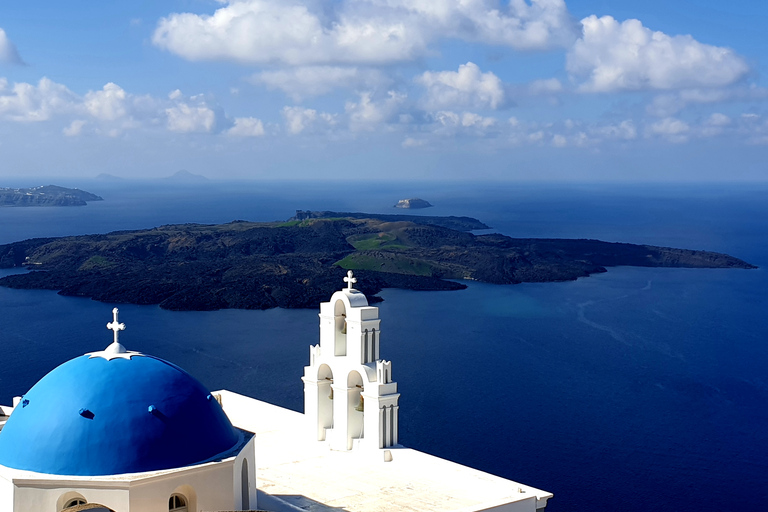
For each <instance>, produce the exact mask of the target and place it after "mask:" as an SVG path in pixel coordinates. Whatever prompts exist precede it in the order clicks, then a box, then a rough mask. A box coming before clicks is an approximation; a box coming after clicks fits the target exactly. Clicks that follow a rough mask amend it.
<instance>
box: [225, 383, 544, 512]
mask: <svg viewBox="0 0 768 512" xmlns="http://www.w3.org/2000/svg"><path fill="white" fill-rule="evenodd" d="M215 393H216V394H220V395H221V397H222V406H223V407H224V411H225V412H226V413H227V415H228V416H229V419H230V420H231V421H232V423H233V424H234V425H235V426H236V427H238V428H241V429H244V430H248V431H251V432H254V433H255V434H256V466H257V469H256V485H257V487H258V489H259V491H261V492H262V493H266V494H269V495H270V496H272V497H274V498H277V499H278V500H281V501H282V502H285V503H287V504H290V505H293V506H295V507H299V508H301V509H304V510H308V511H310V512H321V511H328V510H329V509H334V510H344V511H346V512H383V511H392V510H403V511H420V512H430V511H435V512H438V511H439V512H449V511H454V512H473V511H504V512H535V511H536V509H537V508H538V509H539V510H540V509H542V508H544V507H545V506H546V503H547V499H549V498H551V497H552V494H551V493H548V492H545V491H542V490H539V489H535V488H533V487H529V486H527V485H523V484H520V483H517V482H513V481H511V480H507V479H504V478H501V477H498V476H495V475H491V474H489V473H484V472H482V471H478V470H476V469H472V468H469V467H466V466H462V465H461V464H456V463H455V462H450V461H447V460H445V459H441V458H438V457H434V456H432V455H428V454H426V453H422V452H419V451H417V450H412V449H410V448H389V451H390V453H391V454H392V460H391V461H390V462H385V460H384V450H357V449H353V450H352V451H349V452H343V451H332V450H330V449H329V448H328V445H327V444H326V443H324V442H319V441H313V440H312V439H311V428H310V427H309V426H308V425H307V423H306V422H305V419H304V415H303V414H301V413H298V412H295V411H291V410H289V409H284V408H282V407H277V406H275V405H272V404H269V403H266V402H262V401H259V400H255V399H253V398H249V397H247V396H243V395H239V394H236V393H233V392H231V391H216V392H215ZM259 508H262V505H261V502H260V505H259ZM289 508H290V507H289Z"/></svg>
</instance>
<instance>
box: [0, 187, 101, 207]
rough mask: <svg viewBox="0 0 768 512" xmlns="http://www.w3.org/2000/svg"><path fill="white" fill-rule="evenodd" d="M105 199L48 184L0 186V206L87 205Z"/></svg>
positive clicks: (81, 191) (78, 190)
mask: <svg viewBox="0 0 768 512" xmlns="http://www.w3.org/2000/svg"><path fill="white" fill-rule="evenodd" d="M103 200H104V199H103V198H101V197H99V196H97V195H95V194H91V193H90V192H86V191H84V190H80V189H77V188H64V187H59V186H56V185H46V186H42V187H33V188H0V206H85V205H86V204H87V202H88V201H103Z"/></svg>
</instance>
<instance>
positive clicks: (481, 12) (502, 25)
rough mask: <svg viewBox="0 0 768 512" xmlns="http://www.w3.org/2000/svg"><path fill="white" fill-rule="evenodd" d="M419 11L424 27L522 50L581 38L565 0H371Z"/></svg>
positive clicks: (415, 12) (561, 44) (388, 5)
mask: <svg viewBox="0 0 768 512" xmlns="http://www.w3.org/2000/svg"><path fill="white" fill-rule="evenodd" d="M370 3H373V4H376V5H379V6H382V5H383V6H387V7H390V8H396V9H399V10H401V11H402V12H405V13H410V14H416V15H417V16H418V18H419V20H420V22H421V23H420V26H422V27H424V28H423V29H422V30H425V31H426V30H427V27H428V28H431V29H432V32H433V37H438V35H439V34H444V35H446V36H449V37H453V38H457V39H463V40H466V41H476V42H482V43H487V44H494V45H504V46H510V47H512V48H516V49H518V50H532V49H535V50H543V49H548V48H553V47H560V46H563V47H565V46H568V45H570V44H571V43H572V42H573V41H574V40H575V39H576V38H577V37H578V23H577V22H576V21H575V20H574V19H573V17H572V16H571V15H570V13H569V12H568V8H567V7H566V5H565V1H564V0H531V1H530V2H526V1H525V0H511V1H510V2H508V5H506V6H504V5H502V3H501V2H499V1H497V0H463V1H460V2H457V1H455V0H370Z"/></svg>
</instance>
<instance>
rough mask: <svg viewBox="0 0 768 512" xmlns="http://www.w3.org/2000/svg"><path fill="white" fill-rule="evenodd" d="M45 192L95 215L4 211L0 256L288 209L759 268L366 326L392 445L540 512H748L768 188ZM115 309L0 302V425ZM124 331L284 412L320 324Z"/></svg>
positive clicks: (481, 297) (573, 285)
mask: <svg viewBox="0 0 768 512" xmlns="http://www.w3.org/2000/svg"><path fill="white" fill-rule="evenodd" d="M62 184H64V185H74V186H79V187H80V188H84V189H86V190H89V191H92V192H94V193H97V194H100V195H102V196H103V197H104V198H105V199H106V200H105V201H104V202H100V203H92V204H90V205H89V206H87V207H84V208H19V209H12V208H6V209H0V243H7V242H11V241H16V240H21V239H24V238H30V237H37V236H60V235H69V234H83V233H99V232H106V231H110V230H118V229H136V228H145V227H152V226H156V225H160V224H168V223H181V222H202V223H218V222H228V221H231V220H234V219H247V220H257V221H268V220H282V219H286V218H288V217H290V216H291V215H292V214H293V213H294V211H295V210H296V209H328V210H347V211H372V212H386V213H392V212H394V210H393V209H392V205H393V204H394V203H395V202H396V201H397V200H398V199H401V198H404V197H413V196H421V197H423V198H425V199H428V200H429V201H431V202H432V203H434V204H435V205H436V206H435V208H432V209H429V210H424V211H422V212H423V213H424V214H428V215H471V216H474V217H477V218H479V219H481V220H483V221H485V222H486V223H488V224H489V225H491V226H493V227H494V228H495V229H494V230H496V231H500V232H502V233H504V234H508V235H511V236H520V237H575V238H598V239H603V240H609V241H622V242H635V243H649V244H655V245H666V246H675V247H686V248H692V249H707V250H715V251H721V252H727V253H729V254H732V255H734V256H737V257H740V258H742V259H745V260H747V261H749V262H750V263H754V264H756V265H759V266H760V268H759V269H757V270H749V271H745V270H690V269H641V268H632V267H623V268H614V269H609V272H608V273H606V274H601V275H597V276H593V277H590V278H586V279H579V280H578V281H574V282H567V283H547V284H524V285H516V286H495V285H486V284H482V283H470V286H469V288H468V289H467V290H464V291H458V292H409V291H403V290H385V291H384V292H383V293H382V297H383V298H384V299H385V300H384V302H383V303H381V304H379V307H380V310H381V311H380V313H381V318H382V333H383V339H382V357H384V358H386V359H391V360H392V361H393V366H394V377H395V379H396V380H397V381H398V383H399V386H400V391H401V393H402V396H401V427H400V428H401V440H402V442H403V443H404V444H406V445H408V446H411V447H414V448H417V449H420V450H423V451H426V452H429V453H433V454H436V455H439V456H442V457H445V458H448V459H451V460H455V461H457V462H460V463H463V464H467V465H470V466H474V467H478V468H480V469H483V470H486V471H490V472H492V473H495V474H499V475H501V476H504V477H508V478H512V479H515V480H519V481H521V482H524V483H526V484H529V485H533V486H536V487H540V488H542V489H546V490H548V491H551V492H553V493H554V494H555V499H554V500H552V501H551V502H550V510H553V511H595V510H620V511H638V512H641V511H642V512H647V511H656V510H659V511H661V510H664V511H668V510H677V511H704V510H717V511H730V510H733V511H736V510H738V511H740V512H744V511H758V510H766V505H765V504H766V503H768V344H767V343H766V341H767V340H768V314H766V311H768V298H767V297H766V290H768V274H766V272H765V270H764V269H765V268H768V186H757V187H755V186H749V187H746V186H744V187H738V186H725V187H723V186H718V187H703V186H642V187H638V186H636V187H628V186H627V187H616V186H601V185H589V186H555V185H549V186H543V185H542V186H538V185H503V186H498V185H494V186H487V187H484V186H480V185H468V184H448V185H441V186H439V187H435V186H434V185H428V184H423V185H419V184H415V185H414V184H411V185H407V186H406V185H399V186H396V185H384V184H306V183H266V184H208V185H206V186H204V187H194V186H192V187H178V186H174V187H173V188H169V187H168V185H158V184H143V185H141V184H105V183H99V182H91V183H87V182H80V183H71V184H67V183H62ZM27 185H31V184H27ZM0 272H2V274H0V275H4V274H5V273H8V271H0ZM339 286H340V287H342V286H343V283H339ZM112 307H113V305H112V304H103V303H98V302H94V301H90V300H87V299H78V298H67V297H60V296H58V295H56V294H55V293H54V292H47V291H23V290H8V289H5V288H0V403H9V402H10V400H11V397H12V396H14V395H18V394H23V393H24V392H26V391H27V390H28V389H29V387H30V386H31V385H33V384H34V383H35V382H36V381H37V380H38V379H39V378H40V377H41V376H42V375H44V374H45V373H46V372H47V371H49V370H51V369H52V368H54V367H55V366H56V365H58V364H60V363H61V362H63V361H65V360H68V359H70V358H72V357H75V356H77V355H80V354H82V353H85V352H87V351H92V350H96V349H99V348H103V347H104V346H106V345H107V344H109V342H110V341H111V333H110V332H108V331H107V330H106V329H105V328H104V325H105V323H106V322H107V321H109V320H110V319H111V313H110V310H111V308H112ZM120 311H121V320H122V321H124V322H125V323H126V324H127V325H128V329H127V330H126V331H125V333H123V335H122V336H121V340H122V341H124V342H125V344H126V345H127V346H128V348H130V349H133V350H140V351H145V352H149V353H152V354H155V355H157V356H160V357H163V358H166V359H169V360H171V361H173V362H175V363H177V364H179V365H180V366H182V367H184V368H185V369H187V370H188V371H189V372H191V373H192V374H193V375H195V376H197V377H198V378H200V379H201V380H202V381H203V382H204V383H205V384H206V385H207V386H209V387H210V388H211V389H218V388H227V389H232V390H235V391H239V392H242V393H246V394H249V395H252V396H255V397H258V398H260V399H264V400H267V401H270V402H273V403H276V404H279V405H282V406H286V407H290V408H293V409H296V410H300V409H301V407H302V385H301V381H300V376H301V374H302V371H303V366H304V365H305V364H307V363H308V352H309V351H308V346H309V345H310V344H314V343H316V342H317V334H318V328H317V322H318V320H317V311H314V310H270V311H235V310H227V311H215V312H169V311H162V310H160V309H159V308H157V307H147V306H133V305H120Z"/></svg>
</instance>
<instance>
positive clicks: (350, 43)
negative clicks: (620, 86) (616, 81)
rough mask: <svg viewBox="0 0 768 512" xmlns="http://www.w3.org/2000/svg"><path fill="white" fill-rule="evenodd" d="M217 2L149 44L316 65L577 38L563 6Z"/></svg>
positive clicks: (176, 18) (198, 56)
mask: <svg viewBox="0 0 768 512" xmlns="http://www.w3.org/2000/svg"><path fill="white" fill-rule="evenodd" d="M218 1H219V2H220V3H222V4H224V6H223V7H221V8H219V9H217V10H216V11H215V12H214V14H213V15H198V14H193V13H176V14H171V15H169V16H168V17H166V18H162V19H161V20H160V21H159V22H158V25H157V28H156V30H155V33H154V35H153V38H152V40H153V43H154V44H155V45H157V46H158V47H160V48H164V49H166V50H168V51H170V52H172V53H175V54H177V55H179V56H181V57H183V58H185V59H188V60H234V61H238V62H243V63H250V64H254V63H258V64H264V63H275V62H280V63H283V64H290V65H306V64H314V65H318V64H340V63H347V64H350V63H367V64H372V63H389V62H402V61H409V60H413V59H415V58H418V57H421V56H424V55H426V54H427V53H428V51H429V45H430V44H432V43H435V42H437V41H439V40H441V39H445V38H458V39H463V40H467V41H477V42H483V43H488V44H494V45H505V46H511V47H513V48H517V49H537V50H540V49H546V48H551V47H555V46H567V45H568V44H570V43H571V42H572V41H573V40H574V39H575V38H576V37H578V34H577V30H576V26H577V25H576V24H575V23H574V21H573V19H572V18H571V16H570V14H569V13H568V10H567V8H566V6H565V2H564V0H530V3H528V2H526V1H525V0H511V1H510V2H509V4H508V6H507V7H506V8H504V7H503V6H502V5H500V2H499V1H498V0H463V1H461V2H456V1H454V0H339V1H338V2H324V1H304V2H302V1H300V0H218Z"/></svg>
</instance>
